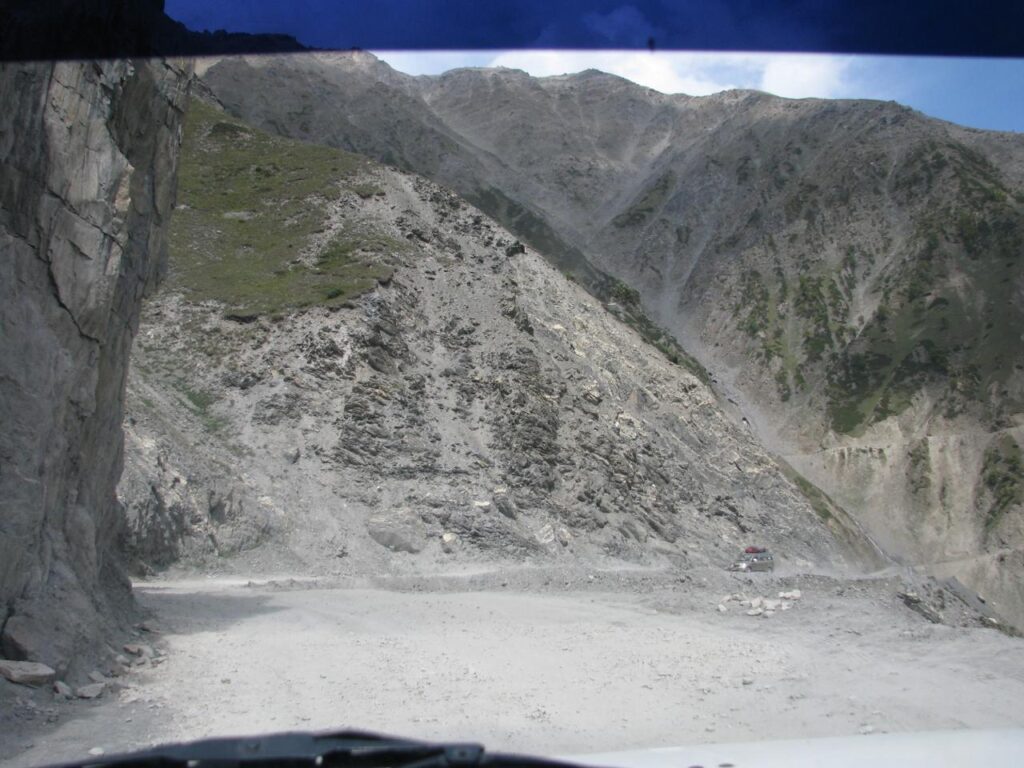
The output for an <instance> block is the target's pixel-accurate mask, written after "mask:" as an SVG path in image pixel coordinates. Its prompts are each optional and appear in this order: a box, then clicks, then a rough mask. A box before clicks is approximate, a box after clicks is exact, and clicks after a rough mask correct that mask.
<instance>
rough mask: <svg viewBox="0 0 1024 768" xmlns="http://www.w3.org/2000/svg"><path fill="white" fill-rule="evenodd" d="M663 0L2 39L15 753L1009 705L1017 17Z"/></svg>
mask: <svg viewBox="0 0 1024 768" xmlns="http://www.w3.org/2000/svg"><path fill="white" fill-rule="evenodd" d="M167 6H168V7H167V10H168V13H169V14H171V16H170V17H168V18H166V19H164V21H165V22H166V23H167V24H168V26H167V27H165V28H164V34H165V35H167V36H168V39H178V38H174V37H173V36H174V35H182V36H187V35H189V34H191V33H189V32H188V31H187V30H185V29H184V28H183V27H181V28H179V27H177V26H175V24H174V23H173V22H172V19H177V20H180V21H184V22H186V23H189V24H198V22H197V21H196V19H198V18H199V16H197V15H196V14H198V13H199V11H198V10H196V9H195V8H193V7H192V5H191V4H188V3H178V4H174V3H168V4H167ZM175 13H178V16H174V14H175ZM190 14H191V15H190ZM163 18H164V17H163V16H162V15H161V19H163ZM588 18H589V17H588ZM648 22H649V20H648V19H647V18H646V16H644V14H643V13H642V11H640V10H637V9H636V8H634V7H633V6H623V7H622V8H620V9H618V10H615V9H612V10H610V11H609V12H608V13H596V12H595V15H594V16H593V18H591V19H590V21H589V22H588V23H589V24H590V27H588V28H592V29H595V30H602V29H607V30H611V31H609V33H608V34H613V32H614V34H619V32H617V31H616V30H619V31H621V30H627V31H628V30H632V31H631V32H629V34H630V35H633V36H634V37H635V36H636V35H637V34H639V35H641V37H643V38H644V39H645V40H646V39H647V38H648V37H650V38H651V40H652V43H651V45H649V46H647V45H646V44H644V45H642V46H641V47H640V48H639V49H637V48H635V47H633V48H631V49H622V50H618V49H617V50H591V51H577V50H564V49H554V50H493V51H484V52H481V51H478V50H468V51H462V50H446V51H433V52H431V51H426V52H417V51H413V50H388V49H381V50H375V51H373V52H370V51H364V50H343V51H338V50H335V51H309V50H304V51H298V52H295V51H294V50H293V49H295V48H301V47H302V45H301V44H303V43H307V44H309V43H310V39H301V38H300V39H299V40H298V41H296V40H294V39H292V38H284V37H281V36H273V35H263V36H260V37H258V38H247V37H244V36H242V37H239V38H237V40H242V41H243V43H239V44H240V45H243V47H242V50H245V51H246V54H245V55H227V53H226V52H225V51H223V50H218V51H215V52H214V54H215V55H208V56H197V57H192V58H166V59H164V58H149V59H115V60H110V59H97V60H91V61H90V60H86V61H82V60H57V61H8V62H6V63H4V64H2V65H0V93H2V94H3V97H4V104H5V105H7V104H9V105H12V107H11V109H9V110H6V111H5V114H6V116H2V117H0V126H2V130H0V135H3V136H6V137H7V138H5V139H4V140H3V141H0V161H2V169H3V183H2V184H0V208H2V218H0V237H2V239H3V242H4V243H5V245H4V250H5V254H9V255H7V256H5V264H4V266H3V267H2V269H3V270H4V278H3V280H2V281H0V327H2V329H3V336H2V347H0V352H2V354H0V359H2V362H0V386H2V390H0V392H2V397H0V413H2V417H3V424H4V429H3V432H4V435H3V436H2V437H0V456H2V457H3V459H2V461H3V465H2V467H0V494H2V496H3V498H4V502H3V504H4V507H3V520H2V526H0V597H2V598H3V599H2V601H0V605H2V607H0V674H2V678H0V745H2V749H0V766H14V765H18V766H28V765H38V764H43V763H47V762H55V761H61V760H74V759H82V758H85V757H87V756H90V755H91V756H92V757H94V758H98V757H102V756H104V755H111V754H114V753H119V752H124V751H128V750H132V749H140V748H144V747H151V746H154V745H157V744H164V743H168V742H181V741H189V740H194V739H200V738H208V737H220V736H234V735H240V734H258V733H267V732H275V731H285V730H321V729H330V730H340V729H358V730H360V731H366V732H377V733H385V734H395V735H400V736H403V737H408V738H414V739H427V740H435V741H444V742H463V741H465V742H479V743H482V744H485V745H486V746H487V748H488V749H492V750H504V751H515V752H523V753H532V754H539V755H546V756H558V755H576V756H580V755H583V756H585V755H587V754H593V753H623V752H629V751H638V750H649V749H654V748H661V747H677V746H685V745H695V744H708V743H731V742H769V741H772V740H777V739H797V738H808V737H845V736H869V735H873V734H883V733H903V732H923V731H939V730H950V729H972V730H974V729H996V728H1014V727H1016V728H1019V727H1021V725H1022V718H1021V715H1020V714H1019V711H1020V707H1019V706H1017V702H1018V701H1019V700H1020V698H1021V696H1022V694H1024V654H1021V649H1022V646H1021V642H1022V641H1021V639H1020V631H1019V628H1021V627H1024V591H1022V587H1021V582H1020V578H1019V574H1020V572H1021V568H1022V567H1024V525H1022V520H1024V518H1022V516H1021V515H1022V511H1024V510H1022V505H1024V463H1022V458H1021V446H1022V445H1024V409H1022V403H1024V376H1022V371H1024V342H1022V340H1024V335H1022V329H1024V299H1022V297H1024V261H1022V258H1024V245H1022V244H1024V134H1022V133H1021V131H1022V130H1024V111H1022V107H1021V105H1022V104H1024V92H1022V91H1021V83H1024V78H1022V77H1021V75H1022V74H1024V63H1022V60H1020V59H1004V60H1000V61H994V60H984V59H938V58H934V57H933V58H926V57H888V58H886V57H881V56H866V55H862V56H857V55H853V54H847V53H842V54H830V53H823V52H820V51H819V52H815V53H808V54H799V53H789V52H776V53H763V54H758V53H744V52H739V53H737V52H724V53H713V52H699V53H698V52H685V51H662V50H660V49H659V47H658V45H656V44H655V42H654V41H655V39H656V38H657V37H658V27H657V25H656V24H653V22H651V23H648ZM325 23H326V22H325ZM425 23H426V22H425ZM645 25H647V26H645ZM648 27H650V29H648ZM197 28H198V27H197ZM211 28H213V27H211ZM237 30H240V31H260V32H263V31H266V30H264V29H262V28H261V29H260V30H249V29H248V27H245V28H243V26H241V25H240V26H239V27H237ZM652 30H653V31H652ZM230 31H231V32H232V33H234V32H235V31H236V28H235V27H231V28H230ZM274 31H275V32H277V31H285V32H293V31H294V30H292V29H291V28H285V27H275V28H274ZM648 33H649V34H648ZM310 34H312V32H310ZM424 34H426V32H425V33H424ZM622 34H625V33H622ZM613 37H614V35H613ZM181 39H183V40H195V39H201V40H202V41H203V43H202V44H203V45H204V46H206V45H208V44H210V41H214V43H215V42H216V41H217V40H222V41H223V40H225V39H228V36H227V34H226V33H224V34H223V35H221V37H219V38H218V36H217V33H208V34H207V36H206V37H201V38H188V37H182V38H181ZM231 39H232V40H235V38H231ZM253 39H257V40H258V43H253V42H252V40H253ZM616 39H617V38H616ZM630 39H632V37H631V38H630ZM237 40H236V42H237ZM232 44H234V43H232ZM609 44H610V43H609ZM616 44H618V43H616ZM622 44H623V45H625V43H622ZM606 47H607V46H606ZM282 51H288V52H282ZM949 691H956V695H955V696H949V695H948V692H949ZM944 693H945V695H943V694H944ZM415 754H416V755H417V756H421V753H419V752H415ZM473 754H474V755H475V754H476V753H473ZM578 759H585V758H578ZM622 761H623V764H626V763H627V762H629V758H627V757H623V758H622ZM687 764H689V763H687Z"/></svg>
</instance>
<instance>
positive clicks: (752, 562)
mask: <svg viewBox="0 0 1024 768" xmlns="http://www.w3.org/2000/svg"><path fill="white" fill-rule="evenodd" d="M729 570H730V571H740V572H743V573H749V572H751V571H774V570H775V558H773V557H772V556H771V554H769V553H768V552H753V553H746V552H745V553H743V554H742V555H740V558H739V560H737V561H736V562H735V563H733V564H732V565H730V566H729Z"/></svg>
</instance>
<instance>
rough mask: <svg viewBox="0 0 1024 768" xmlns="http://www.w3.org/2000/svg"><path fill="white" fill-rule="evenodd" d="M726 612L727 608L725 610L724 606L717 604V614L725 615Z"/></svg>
mask: <svg viewBox="0 0 1024 768" xmlns="http://www.w3.org/2000/svg"><path fill="white" fill-rule="evenodd" d="M728 610H729V609H728V608H726V607H725V606H724V605H722V604H721V603H719V604H718V612H719V613H725V612H726V611H728Z"/></svg>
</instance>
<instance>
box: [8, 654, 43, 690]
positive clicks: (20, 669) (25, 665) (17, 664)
mask: <svg viewBox="0 0 1024 768" xmlns="http://www.w3.org/2000/svg"><path fill="white" fill-rule="evenodd" d="M0 675H3V676H4V677H5V678H7V679H8V680H10V681H11V682H12V683H17V684H18V685H32V686H36V685H45V684H46V683H49V682H51V681H52V680H53V679H54V678H55V677H56V676H57V673H56V672H55V671H54V670H53V669H52V668H50V667H48V666H46V665H45V664H40V663H39V662H36V661H13V660H11V659H0Z"/></svg>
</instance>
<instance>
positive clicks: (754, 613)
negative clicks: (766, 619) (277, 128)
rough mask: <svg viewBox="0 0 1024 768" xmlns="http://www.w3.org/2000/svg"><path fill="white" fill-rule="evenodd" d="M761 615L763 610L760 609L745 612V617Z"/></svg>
mask: <svg viewBox="0 0 1024 768" xmlns="http://www.w3.org/2000/svg"><path fill="white" fill-rule="evenodd" d="M762 613H764V610H763V609H761V608H751V609H750V610H749V611H747V616H760V615H761V614H762Z"/></svg>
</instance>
